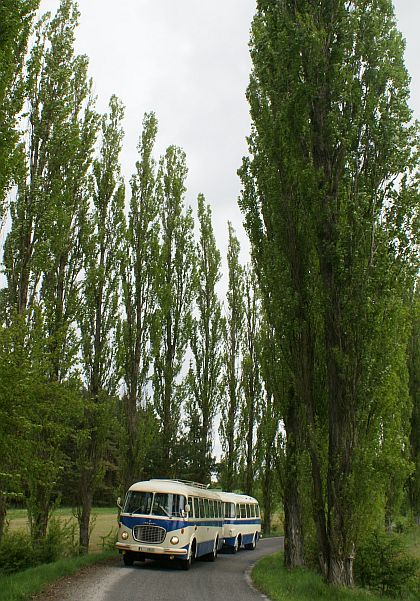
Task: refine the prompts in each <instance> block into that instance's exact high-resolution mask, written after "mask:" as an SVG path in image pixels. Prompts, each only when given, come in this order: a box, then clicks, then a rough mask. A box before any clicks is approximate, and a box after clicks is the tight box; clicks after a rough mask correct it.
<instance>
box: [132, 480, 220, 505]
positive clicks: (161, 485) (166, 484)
mask: <svg viewBox="0 0 420 601" xmlns="http://www.w3.org/2000/svg"><path fill="white" fill-rule="evenodd" d="M129 490H132V491H143V492H162V493H170V494H177V495H185V496H186V497H188V496H189V495H191V496H195V497H205V498H207V499H217V500H219V501H220V500H221V499H220V493H218V492H216V491H214V490H211V489H208V488H206V487H205V486H203V485H198V486H197V484H196V483H186V482H182V481H180V480H170V479H164V478H162V479H160V478H154V479H151V480H143V481H141V482H135V483H134V484H132V485H131V486H130V488H129Z"/></svg>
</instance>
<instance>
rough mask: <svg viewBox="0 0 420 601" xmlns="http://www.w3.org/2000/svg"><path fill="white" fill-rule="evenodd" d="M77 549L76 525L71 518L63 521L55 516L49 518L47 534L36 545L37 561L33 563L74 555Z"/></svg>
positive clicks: (48, 561) (50, 561)
mask: <svg viewBox="0 0 420 601" xmlns="http://www.w3.org/2000/svg"><path fill="white" fill-rule="evenodd" d="M77 551H78V546H77V543H76V525H75V524H74V523H71V520H69V521H67V522H64V523H63V522H60V520H58V519H57V518H51V519H50V521H49V524H48V531H47V536H46V537H45V539H44V540H43V541H41V542H40V543H39V545H38V547H37V551H36V558H37V561H36V563H35V564H33V565H38V564H42V563H52V562H53V561H57V560H58V559H61V558H62V557H70V556H72V555H76V554H77Z"/></svg>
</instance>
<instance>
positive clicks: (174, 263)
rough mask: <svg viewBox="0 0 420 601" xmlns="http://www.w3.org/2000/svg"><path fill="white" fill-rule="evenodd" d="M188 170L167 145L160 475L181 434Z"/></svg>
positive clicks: (189, 237) (159, 291)
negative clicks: (186, 187)
mask: <svg viewBox="0 0 420 601" xmlns="http://www.w3.org/2000/svg"><path fill="white" fill-rule="evenodd" d="M186 175H187V167H186V163H185V154H184V152H183V151H182V150H181V149H179V148H177V147H175V146H170V147H169V148H168V149H167V151H166V153H165V155H164V156H163V157H162V159H161V162H160V169H159V184H158V196H157V200H158V207H159V222H160V227H161V236H160V247H159V263H158V273H157V277H156V280H155V291H156V292H155V293H156V312H155V315H154V322H153V338H152V340H153V360H154V364H153V365H154V374H153V386H154V405H155V411H156V413H157V416H158V419H159V424H160V429H161V444H160V450H161V456H160V457H159V458H158V459H157V470H158V473H159V474H160V475H161V476H172V477H173V476H174V475H175V474H176V472H177V469H178V468H177V462H178V457H177V440H178V438H179V435H180V431H181V423H182V422H181V405H182V402H183V396H184V394H183V385H182V382H181V380H180V377H181V369H182V365H183V362H184V359H185V353H186V349H187V345H188V341H189V339H190V334H191V305H192V285H191V284H192V274H193V268H194V262H195V254H194V243H193V226H194V224H193V218H192V213H191V209H187V210H186V209H185V207H184V194H185V178H186Z"/></svg>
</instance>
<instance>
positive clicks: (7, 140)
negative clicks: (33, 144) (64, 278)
mask: <svg viewBox="0 0 420 601" xmlns="http://www.w3.org/2000/svg"><path fill="white" fill-rule="evenodd" d="M38 5H39V0H3V1H2V3H1V6H0V65H1V67H0V156H1V162H0V225H1V224H2V220H3V217H4V208H5V207H4V199H5V195H6V192H7V189H8V187H9V186H10V183H11V182H12V181H13V182H16V180H17V178H18V171H19V167H20V161H21V158H22V157H21V156H20V154H19V151H18V147H17V144H18V141H19V134H18V131H17V127H16V122H17V115H18V113H19V111H20V109H21V108H22V104H23V93H22V91H23V90H22V63H23V58H24V54H25V51H26V44H27V39H28V36H29V33H30V30H31V24H32V20H33V17H34V14H35V10H36V9H37V7H38Z"/></svg>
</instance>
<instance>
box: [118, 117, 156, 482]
mask: <svg viewBox="0 0 420 601" xmlns="http://www.w3.org/2000/svg"><path fill="white" fill-rule="evenodd" d="M156 134H157V120H156V117H155V115H154V114H153V113H148V114H145V116H144V119H143V130H142V133H141V136H140V140H139V144H138V153H139V158H138V161H137V163H136V172H135V173H134V175H133V176H132V178H131V180H130V186H131V199H130V209H129V215H128V222H127V224H126V226H125V229H124V230H123V233H122V237H123V248H122V254H121V263H120V271H121V285H122V305H123V310H124V313H123V319H122V324H121V328H120V334H119V364H120V366H121V373H122V377H123V382H124V394H123V396H122V399H121V412H120V413H121V416H120V417H121V421H122V428H123V433H124V435H123V441H124V444H123V445H122V453H121V456H120V461H121V466H122V467H121V471H122V481H123V486H124V489H125V490H126V489H127V488H128V487H129V486H131V484H132V483H133V482H135V481H136V480H140V479H141V477H142V474H143V471H144V469H145V466H144V460H145V456H146V454H147V449H148V447H149V446H150V444H151V442H152V440H151V438H152V437H153V436H154V434H155V433H154V431H153V426H154V423H153V419H152V414H151V407H150V405H151V403H150V398H149V397H150V390H149V388H148V382H149V379H148V378H149V368H150V364H151V345H150V331H151V323H152V317H153V313H154V310H155V309H154V302H155V290H154V286H155V279H156V277H157V265H158V263H157V261H158V201H157V196H156V177H157V175H156V163H155V160H154V158H153V147H154V144H155V140H156Z"/></svg>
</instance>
